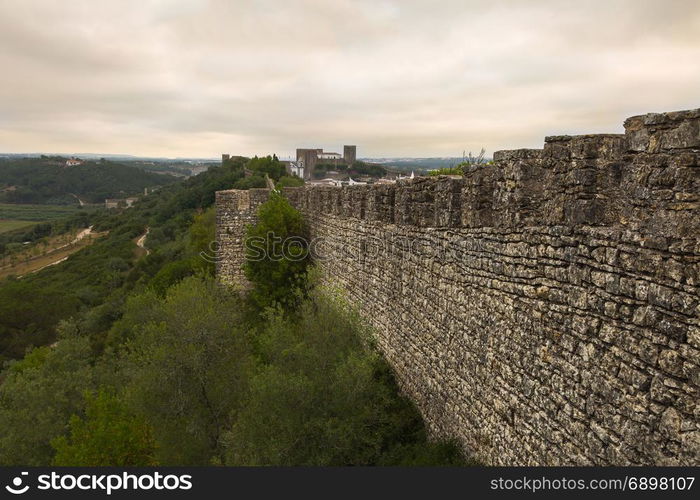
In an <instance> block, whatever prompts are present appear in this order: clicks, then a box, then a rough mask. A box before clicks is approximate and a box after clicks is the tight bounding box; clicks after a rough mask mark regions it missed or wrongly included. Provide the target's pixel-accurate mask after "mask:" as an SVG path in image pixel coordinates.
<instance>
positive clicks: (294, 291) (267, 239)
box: [244, 191, 309, 308]
mask: <svg viewBox="0 0 700 500" xmlns="http://www.w3.org/2000/svg"><path fill="white" fill-rule="evenodd" d="M306 242H307V238H306V231H305V228H304V220H303V218H302V216H301V213H300V212H299V211H298V210H296V209H295V208H294V207H292V206H291V205H290V204H289V202H288V201H287V199H286V198H284V197H283V196H282V195H281V194H279V193H278V192H274V191H273V192H272V194H271V195H270V199H269V200H268V201H266V202H265V203H263V204H262V205H260V207H259V208H258V222H257V223H256V224H255V225H252V226H249V227H248V229H247V231H246V262H245V265H244V270H245V274H246V276H247V277H248V279H249V280H250V282H251V283H252V284H253V289H252V290H251V292H250V296H251V298H252V299H253V301H254V302H255V303H257V304H258V306H260V307H262V308H264V307H268V306H273V305H275V304H281V305H284V306H289V307H291V306H293V305H294V304H295V303H296V301H297V298H298V291H299V290H303V288H304V282H305V277H306V268H307V266H308V264H309V256H308V249H307V247H306Z"/></svg>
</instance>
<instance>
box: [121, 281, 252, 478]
mask: <svg viewBox="0 0 700 500" xmlns="http://www.w3.org/2000/svg"><path fill="white" fill-rule="evenodd" d="M240 309H241V307H240V300H239V299H238V296H237V295H232V294H231V293H230V292H229V291H227V290H226V289H224V288H221V287H219V286H218V285H217V284H216V283H215V282H214V281H212V280H206V281H205V280H201V279H198V278H187V279H185V280H184V281H182V282H181V283H180V284H178V285H175V286H174V287H173V288H171V289H170V290H169V291H168V294H167V297H166V298H164V299H159V298H158V297H157V296H155V295H153V294H151V293H146V294H143V295H139V296H136V297H132V298H130V299H129V301H128V304H127V307H126V311H125V314H124V317H123V318H122V319H121V320H120V321H119V322H118V324H117V325H115V330H121V334H120V333H117V332H115V334H116V335H115V336H116V337H122V338H123V337H124V336H125V335H129V336H130V338H131V340H130V341H129V343H128V350H129V354H128V356H127V359H126V360H125V361H124V366H125V370H126V373H125V376H126V377H127V379H128V382H127V392H128V398H129V403H130V406H131V407H132V408H133V409H134V411H135V412H136V413H137V414H138V415H141V416H142V417H143V418H145V419H146V420H147V421H148V422H149V423H150V425H151V426H152V427H153V429H154V436H155V439H156V442H157V450H156V458H157V461H158V462H159V463H161V464H165V465H174V464H182V465H196V464H206V463H208V462H209V460H210V459H212V457H216V456H220V455H221V451H220V449H219V448H220V445H219V436H220V433H221V432H222V430H223V429H224V428H225V427H226V426H227V424H228V423H229V418H230V416H231V414H232V411H233V410H234V409H236V408H238V407H239V405H240V401H241V399H242V397H243V394H244V392H245V376H244V374H245V372H246V369H247V364H248V363H247V359H248V349H247V347H246V345H247V340H246V336H245V333H244V331H242V329H241V320H240Z"/></svg>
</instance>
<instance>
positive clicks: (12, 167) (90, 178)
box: [0, 156, 174, 205]
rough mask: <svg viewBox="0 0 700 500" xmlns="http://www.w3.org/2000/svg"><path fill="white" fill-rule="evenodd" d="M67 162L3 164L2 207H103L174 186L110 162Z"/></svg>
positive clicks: (159, 177)
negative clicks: (146, 191) (79, 203)
mask: <svg viewBox="0 0 700 500" xmlns="http://www.w3.org/2000/svg"><path fill="white" fill-rule="evenodd" d="M66 160H67V159H66V158H61V157H46V156H43V157H41V158H21V159H6V160H0V203H34V204H62V205H68V204H75V203H76V201H77V200H76V197H78V198H80V200H82V201H83V202H84V203H102V202H104V200H105V198H119V197H124V196H129V195H135V194H140V193H142V192H143V190H144V188H152V187H156V186H162V185H164V184H168V183H170V182H173V180H174V178H173V177H171V176H169V175H159V174H155V173H151V172H145V171H144V170H143V169H140V168H136V167H132V166H128V165H123V164H121V163H117V162H112V161H109V160H97V161H85V162H83V163H82V164H80V165H73V166H66Z"/></svg>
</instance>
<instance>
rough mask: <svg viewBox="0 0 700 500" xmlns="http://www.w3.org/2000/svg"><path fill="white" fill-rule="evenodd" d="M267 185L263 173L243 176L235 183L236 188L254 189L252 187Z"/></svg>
mask: <svg viewBox="0 0 700 500" xmlns="http://www.w3.org/2000/svg"><path fill="white" fill-rule="evenodd" d="M266 186H267V182H265V177H263V176H262V175H251V176H248V177H243V178H242V179H240V180H238V181H236V183H235V184H234V185H233V188H234V189H252V188H264V187H266Z"/></svg>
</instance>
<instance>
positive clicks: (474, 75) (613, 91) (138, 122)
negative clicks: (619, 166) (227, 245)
mask: <svg viewBox="0 0 700 500" xmlns="http://www.w3.org/2000/svg"><path fill="white" fill-rule="evenodd" d="M659 20H663V21H664V22H663V23H660V22H659ZM47 26H48V27H50V28H49V29H47ZM591 26H595V29H592V28H591ZM699 33H700V4H698V3H697V2H693V1H691V0H681V1H678V2H673V3H672V4H668V3H667V2H661V1H654V0H645V1H642V2H639V1H631V0H614V1H602V0H594V1H592V2H588V3H586V4H585V5H579V4H576V5H573V4H568V5H566V7H565V8H563V7H562V6H561V4H560V3H557V2H554V1H553V0H541V1H537V2H527V3H526V4H522V3H516V2H509V1H507V0H500V1H495V2H494V1H473V2H467V3H465V2H444V3H441V4H439V5H434V4H431V3H428V2H424V1H403V2H397V1H383V2H370V1H354V2H348V1H345V0H334V1H324V2H320V1H316V0H305V1H300V2H284V3H281V2H275V1H271V0H262V1H259V2H241V3H236V4H235V5H231V4H230V3H228V2H225V1H222V0H177V1H174V0H173V1H162V0H151V1H149V2H140V1H136V0H125V1H114V0H110V1H105V2H99V3H97V2H89V1H85V0H76V1H71V2H61V3H59V4H56V3H54V2H47V1H44V0H28V1H27V0H21V1H20V0H9V1H7V2H3V4H2V5H0V41H1V42H2V43H0V61H1V63H2V65H3V66H4V67H6V68H12V70H11V71H7V72H6V74H5V75H4V80H5V81H4V84H3V86H2V88H1V89H0V102H2V110H3V112H2V115H0V150H4V151H7V152H9V153H18V154H21V153H22V152H25V151H40V150H46V151H88V150H89V151H104V152H105V153H103V154H116V155H121V154H124V155H133V156H139V157H149V158H154V157H155V158H158V157H165V158H216V157H218V156H219V155H220V154H221V153H231V154H240V155H244V156H253V155H256V154H257V155H258V156H260V155H266V154H272V153H273V152H275V151H277V152H281V153H278V154H279V155H280V156H289V155H290V154H291V155H293V154H294V150H295V149H296V148H303V147H320V148H323V149H326V150H329V151H334V150H336V149H337V148H339V147H341V145H342V144H357V145H358V153H359V155H360V156H362V157H365V158H381V157H385V158H396V157H411V158H417V157H422V158H426V157H451V155H455V156H456V157H458V156H459V153H460V152H461V151H463V150H467V151H468V150H472V151H478V150H480V149H481V148H482V147H484V148H485V149H486V150H487V152H488V154H489V155H491V154H493V152H494V151H496V150H500V149H516V148H532V147H541V146H542V137H544V136H547V135H551V134H553V133H557V134H560V133H565V134H571V135H574V134H585V133H601V132H609V133H616V132H621V131H622V129H621V124H622V121H623V120H624V119H625V118H627V117H629V116H633V115H639V114H645V113H648V112H662V111H669V110H683V109H694V108H697V107H699V106H700V102H699V101H698V97H697V89H698V88H700V67H699V66H698V65H697V64H696V61H697V60H698V59H700V43H699V42H700V35H699ZM631 90H633V91H631ZM115 151H116V152H115ZM122 151H126V152H125V153H121V152H122ZM110 152H111V153H110ZM67 154H68V153H67Z"/></svg>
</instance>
